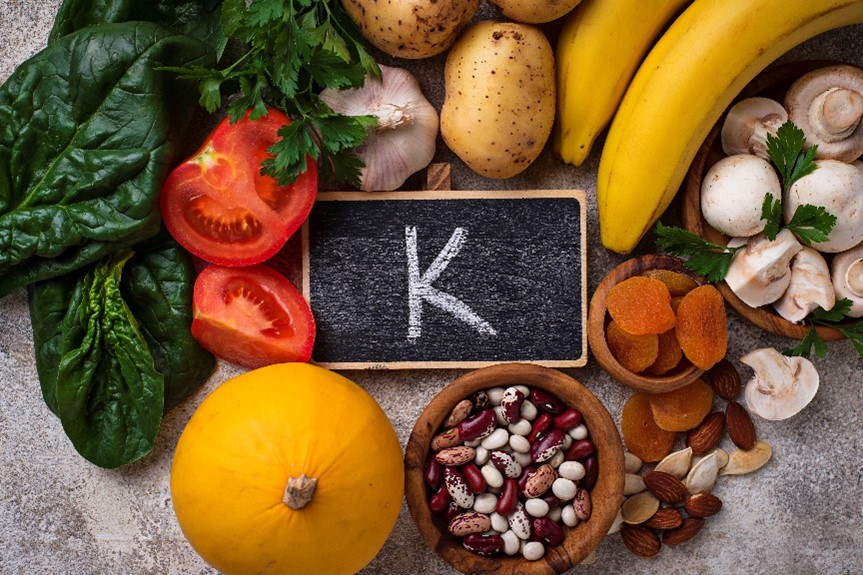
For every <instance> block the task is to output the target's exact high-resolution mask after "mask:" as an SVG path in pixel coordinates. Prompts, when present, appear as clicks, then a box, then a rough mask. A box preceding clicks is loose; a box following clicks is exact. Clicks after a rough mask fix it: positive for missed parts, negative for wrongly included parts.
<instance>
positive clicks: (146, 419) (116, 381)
mask: <svg viewBox="0 0 863 575" xmlns="http://www.w3.org/2000/svg"><path fill="white" fill-rule="evenodd" d="M131 255H132V252H117V253H116V254H114V255H112V256H111V257H109V258H106V260H105V261H104V262H100V263H99V264H98V265H96V266H95V267H94V268H93V269H91V270H90V271H89V272H88V273H87V275H86V276H85V277H84V281H82V282H80V283H78V284H77V286H76V289H75V291H74V293H73V294H72V301H71V303H70V310H72V313H69V314H67V315H66V317H65V319H64V321H63V328H62V329H63V345H62V348H61V354H62V359H61V360H60V365H59V367H58V368H57V413H58V415H59V416H60V422H61V423H62V424H63V430H64V431H65V432H66V435H68V436H69V439H71V440H72V444H73V445H74V446H75V449H76V450H77V451H78V453H80V454H81V455H82V456H84V457H85V458H86V459H87V460H88V461H91V462H92V463H95V464H96V465H99V466H100V467H107V468H114V467H119V466H121V465H124V464H127V463H131V462H132V461H135V460H137V459H139V458H141V457H143V456H144V455H146V454H147V453H149V452H150V450H151V449H152V448H153V443H154V442H155V439H156V434H157V433H158V432H159V426H160V424H161V421H162V408H163V404H164V403H163V402H164V380H163V378H162V375H161V374H160V373H159V372H158V371H156V368H155V366H154V365H153V357H152V356H151V355H150V352H149V350H148V349H147V344H146V343H145V341H144V337H143V335H142V334H141V332H140V330H139V329H138V323H137V322H136V321H135V318H134V317H133V316H132V312H131V311H130V310H129V307H128V306H127V305H126V302H125V301H123V298H122V296H121V294H120V277H121V273H122V269H123V265H124V264H125V263H126V261H127V260H128V259H129V258H130V257H131Z"/></svg>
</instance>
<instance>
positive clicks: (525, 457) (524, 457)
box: [512, 449, 533, 467]
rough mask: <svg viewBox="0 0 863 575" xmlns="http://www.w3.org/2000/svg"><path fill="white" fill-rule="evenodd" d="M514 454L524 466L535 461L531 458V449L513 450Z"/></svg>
mask: <svg viewBox="0 0 863 575" xmlns="http://www.w3.org/2000/svg"><path fill="white" fill-rule="evenodd" d="M512 456H513V457H515V460H516V461H518V463H519V465H521V466H522V467H525V466H527V465H530V464H531V463H533V460H532V459H531V458H530V450H529V449H528V450H527V451H525V452H519V451H513V452H512Z"/></svg>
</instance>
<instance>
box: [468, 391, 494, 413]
mask: <svg viewBox="0 0 863 575" xmlns="http://www.w3.org/2000/svg"><path fill="white" fill-rule="evenodd" d="M470 402H471V403H472V404H473V407H474V409H475V410H476V411H479V410H481V409H485V408H486V407H488V406H489V405H491V400H490V399H489V397H488V393H486V392H485V391H483V390H482V389H481V390H479V391H477V392H475V393H474V394H473V395H472V396H471V398H470Z"/></svg>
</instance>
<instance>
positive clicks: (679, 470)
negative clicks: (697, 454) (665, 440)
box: [655, 447, 692, 479]
mask: <svg viewBox="0 0 863 575" xmlns="http://www.w3.org/2000/svg"><path fill="white" fill-rule="evenodd" d="M691 463H692V448H691V447H687V448H686V449H681V450H680V451H675V452H674V453H669V454H668V455H666V456H665V457H664V458H663V459H662V461H660V462H659V463H657V464H656V468H655V471H664V472H665V473H668V474H670V475H673V476H674V477H676V478H677V479H683V478H684V477H686V474H687V473H688V472H689V466H690V464H691Z"/></svg>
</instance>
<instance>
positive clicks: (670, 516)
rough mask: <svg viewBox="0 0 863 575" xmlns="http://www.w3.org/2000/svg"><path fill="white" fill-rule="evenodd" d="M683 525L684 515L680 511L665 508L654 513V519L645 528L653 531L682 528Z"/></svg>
mask: <svg viewBox="0 0 863 575" xmlns="http://www.w3.org/2000/svg"><path fill="white" fill-rule="evenodd" d="M690 499H691V498H690ZM681 523H683V515H681V514H680V511H678V510H677V509H675V508H673V507H663V508H662V509H660V510H658V511H657V512H656V513H654V514H653V517H651V518H650V519H648V520H647V521H646V522H645V523H644V526H645V527H650V528H651V529H674V528H675V527H680V525H681Z"/></svg>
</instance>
